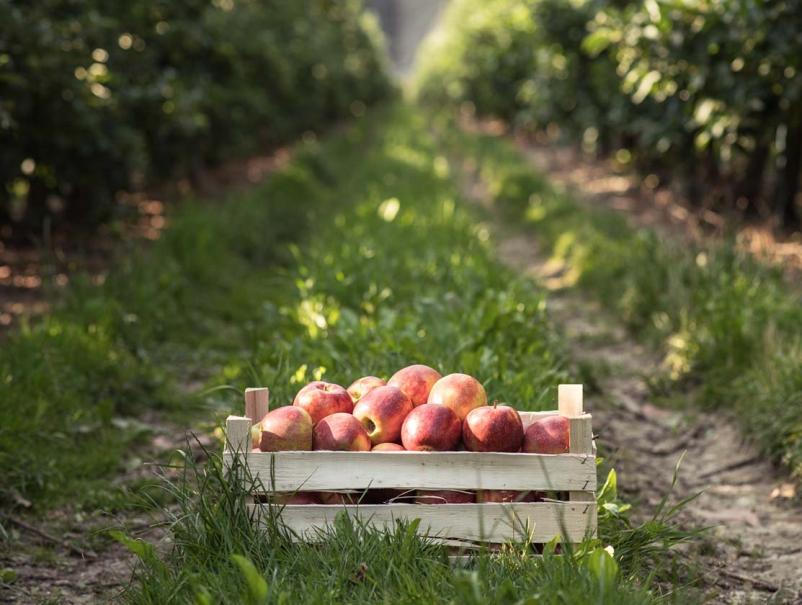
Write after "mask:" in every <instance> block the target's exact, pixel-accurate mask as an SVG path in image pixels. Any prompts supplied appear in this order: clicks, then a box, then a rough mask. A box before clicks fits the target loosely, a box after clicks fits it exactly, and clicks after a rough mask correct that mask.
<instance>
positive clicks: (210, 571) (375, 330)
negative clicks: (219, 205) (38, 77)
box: [117, 107, 690, 603]
mask: <svg viewBox="0 0 802 605" xmlns="http://www.w3.org/2000/svg"><path fill="white" fill-rule="evenodd" d="M361 128H368V129H370V128H375V129H376V132H375V136H374V137H372V138H370V140H369V141H367V142H365V140H364V139H363V138H361V137H359V136H357V135H354V136H353V138H352V140H350V141H346V143H345V144H344V145H343V146H342V147H336V148H335V149H336V151H337V153H332V151H333V150H332V148H331V147H329V146H328V145H329V144H327V146H324V148H323V149H322V153H321V154H320V155H319V156H317V161H318V162H319V163H320V166H321V167H323V169H322V171H321V174H322V175H326V176H325V177H323V178H321V180H320V187H319V188H318V189H316V191H315V193H314V195H313V198H312V200H311V201H312V203H314V204H315V205H317V206H326V205H330V206H331V208H332V212H331V214H330V216H328V217H327V218H326V219H325V220H320V221H317V222H315V223H314V225H310V227H309V229H312V230H313V233H311V234H310V235H309V236H308V237H306V238H305V241H304V245H303V246H294V245H293V246H291V250H292V251H293V259H292V261H291V262H290V263H288V264H287V265H286V266H285V267H284V268H283V270H282V271H280V272H277V273H276V274H275V275H274V276H273V279H272V280H271V292H270V294H269V296H267V297H265V298H264V299H263V300H262V301H261V304H262V309H263V310H262V313H261V314H259V315H258V316H255V317H254V318H253V319H252V324H251V326H250V328H249V329H250V342H251V343H252V348H251V349H250V350H249V351H243V353H242V354H241V355H239V356H235V357H232V358H231V359H230V360H228V362H227V363H226V364H225V366H224V367H223V368H222V369H221V371H220V374H219V377H218V378H219V380H220V382H225V383H228V384H231V385H232V386H234V387H236V389H237V390H239V389H240V388H241V387H244V386H253V385H256V384H264V385H268V386H270V387H271V393H272V401H273V405H274V406H275V405H283V404H286V403H289V401H290V400H291V397H292V396H293V394H294V393H295V391H296V390H297V389H298V388H299V386H300V385H301V384H302V383H304V382H305V381H307V380H310V379H311V378H313V377H315V378H317V377H325V378H326V379H328V380H332V381H335V382H339V383H342V384H347V383H349V382H350V381H351V380H353V379H355V378H357V377H359V376H360V375H363V374H368V373H373V374H378V375H388V374H389V373H390V372H392V371H394V370H395V369H397V368H399V367H401V366H403V365H406V364H408V363H411V362H413V361H420V362H424V363H429V364H432V365H434V366H435V367H437V368H439V369H441V370H442V371H465V372H469V373H471V374H474V375H476V376H478V377H479V378H480V379H482V380H483V381H484V383H485V386H486V387H487V389H488V392H489V396H490V398H491V399H499V400H503V401H506V402H509V403H511V404H513V405H515V406H516V407H518V408H520V409H543V408H547V407H553V406H554V405H555V403H554V402H555V392H554V386H555V385H556V384H557V383H558V382H560V381H561V380H564V379H566V378H569V375H568V373H567V371H566V369H565V368H566V367H567V360H565V358H564V356H563V355H562V354H561V352H560V351H561V344H560V341H559V339H558V338H557V337H556V335H555V334H556V333H555V328H554V326H552V325H551V324H550V323H549V319H548V315H547V309H548V305H547V302H546V299H545V298H544V294H543V292H542V291H540V290H538V289H537V288H536V286H535V285H534V284H532V283H531V282H529V281H528V280H525V279H522V278H520V277H518V276H516V275H515V274H513V273H511V272H510V271H508V270H506V269H504V268H503V267H502V266H500V265H499V264H498V262H497V261H496V260H495V259H494V257H493V254H492V248H491V243H490V241H489V236H488V230H487V228H486V226H485V225H483V224H482V222H481V217H480V216H477V215H476V214H474V213H472V212H470V211H469V210H468V209H466V207H465V206H464V205H463V204H462V203H461V202H460V201H459V200H458V193H457V187H456V184H455V182H454V179H453V178H452V175H449V174H448V164H447V162H446V160H445V158H444V157H442V156H441V155H439V154H438V153H437V151H436V146H435V144H434V141H433V140H432V138H431V136H430V135H429V133H428V131H427V130H426V128H425V123H424V121H423V120H422V119H421V118H420V117H419V116H416V115H415V113H414V112H413V111H412V110H411V109H410V108H407V107H395V108H390V109H389V110H387V111H386V112H383V113H379V114H374V115H372V116H370V117H369V118H367V119H366V123H365V124H363V125H362V127H361ZM331 144H333V143H331ZM283 195H286V196H287V199H290V200H291V199H294V198H295V196H296V195H297V192H295V191H294V190H288V191H287V192H286V193H285V194H283V193H282V191H280V190H277V191H276V198H275V201H276V202H277V203H279V204H281V203H283V201H282V197H283ZM335 200H336V202H335ZM212 398H213V399H214V400H215V401H216V402H217V405H218V409H221V410H225V409H227V410H230V411H234V412H239V411H240V410H241V405H242V404H241V398H240V396H239V394H238V393H236V392H233V391H229V390H220V391H217V392H215V393H214V394H213V396H212ZM189 458H191V457H188V459H189ZM185 470H186V473H187V476H186V477H185V480H184V481H179V482H176V483H169V484H167V486H166V487H167V491H168V492H169V494H170V496H169V499H170V500H172V501H175V502H177V503H178V506H177V508H174V509H171V527H172V534H173V537H174V546H173V547H172V548H171V550H170V551H169V552H168V553H166V554H164V555H161V556H160V555H157V554H156V551H155V550H154V548H153V547H152V546H150V545H148V544H145V543H143V542H136V541H133V542H132V541H131V540H130V539H128V538H125V537H124V536H122V535H119V534H118V536H117V537H118V538H119V539H120V540H122V541H123V542H124V543H126V544H127V545H128V546H129V548H131V549H132V550H133V551H134V552H136V553H137V554H138V555H139V556H140V558H141V566H140V567H139V569H138V572H137V574H136V577H135V581H134V583H133V585H132V586H131V588H130V590H129V591H128V592H127V594H126V598H127V600H128V602H129V603H161V602H171V601H174V602H192V601H193V600H194V601H195V602H197V603H227V602H228V603H239V602H246V603H332V602H336V603H364V602H400V603H433V602H437V603H439V602H454V603H484V602H488V601H492V602H498V603H517V602H532V603H535V602H537V603H653V602H657V601H667V600H671V599H673V597H674V594H673V593H671V592H666V593H660V594H659V595H658V589H657V588H656V584H655V583H654V580H655V579H656V578H663V579H664V578H665V575H664V574H666V573H669V572H670V573H674V572H675V571H676V570H675V569H674V568H673V565H674V563H675V559H673V558H672V557H670V556H668V551H669V549H670V548H671V546H673V545H675V544H676V543H678V542H682V541H685V540H687V539H688V538H689V537H690V534H688V533H686V532H681V531H679V530H677V529H676V527H675V526H674V525H673V516H674V514H675V511H673V510H671V509H670V508H669V507H667V506H666V507H663V508H661V509H660V510H658V511H656V512H655V517H654V518H653V519H652V520H650V521H649V522H648V523H646V524H644V525H633V524H632V523H631V522H630V521H629V520H628V518H627V514H628V513H627V511H626V506H624V505H623V504H622V503H620V502H619V501H618V499H617V495H616V489H615V476H614V475H611V478H610V479H609V480H608V483H607V486H606V488H605V490H603V494H602V496H601V505H602V508H601V510H602V513H601V530H600V539H599V540H594V541H588V542H586V543H585V544H583V545H582V546H581V548H579V549H578V550H577V551H576V552H574V553H572V554H570V555H569V556H555V555H547V556H545V557H544V558H542V559H541V558H535V557H531V556H529V553H528V549H527V548H526V547H524V546H522V545H510V546H509V547H508V548H507V549H506V550H505V551H504V552H503V553H502V555H500V556H494V557H491V556H489V555H488V554H487V553H485V554H484V555H482V556H480V557H478V558H477V559H476V560H475V561H473V562H472V563H471V565H470V566H469V568H468V569H466V570H462V571H457V572H454V571H453V570H452V569H451V567H450V566H449V564H448V561H447V551H446V550H445V549H444V548H443V547H441V546H438V545H435V544H432V543H431V542H430V541H428V540H421V539H419V538H417V537H415V536H414V535H413V534H414V528H413V527H410V526H408V525H404V524H400V525H398V527H396V528H395V530H394V531H392V532H390V533H381V532H377V531H374V530H371V529H370V528H366V527H362V526H359V525H354V524H352V523H350V522H348V521H347V520H346V519H341V520H340V521H338V522H337V523H336V524H335V525H334V527H332V528H331V529H330V530H329V531H327V532H325V533H324V535H323V539H322V541H321V543H320V544H318V545H299V544H294V543H293V542H292V541H291V539H290V536H289V535H288V533H287V531H286V530H285V529H283V527H282V526H281V524H280V523H277V522H275V519H274V518H273V517H272V516H271V515H272V513H267V515H268V516H267V521H268V527H267V528H266V529H265V530H262V531H256V530H255V529H254V527H253V525H252V523H251V520H250V519H249V518H248V515H247V512H246V511H245V510H244V508H243V506H242V501H243V496H244V495H245V493H246V492H247V490H245V491H242V488H241V487H237V484H236V479H231V480H226V478H225V477H224V476H223V474H222V471H221V469H220V462H219V458H218V457H216V456H213V457H212V459H211V461H210V462H209V464H208V465H207V466H205V467H203V468H197V467H192V466H189V467H187V468H186V469H185ZM607 545H611V546H612V547H613V548H614V552H615V553H616V556H615V557H611V556H610V555H609V554H608V553H607V552H605V551H604V550H603V548H602V547H603V546H607ZM527 599H528V600H527Z"/></svg>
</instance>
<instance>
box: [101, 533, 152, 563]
mask: <svg viewBox="0 0 802 605" xmlns="http://www.w3.org/2000/svg"><path fill="white" fill-rule="evenodd" d="M109 536H111V538H112V539H114V540H116V541H117V542H119V543H120V544H122V545H123V546H125V547H126V548H127V549H128V550H129V551H131V552H132V553H133V554H135V555H136V556H137V557H139V558H140V559H142V561H145V562H146V563H150V562H152V561H155V560H156V558H157V557H156V550H155V549H154V548H153V545H152V544H150V543H149V542H145V541H144V540H140V539H138V538H131V537H130V536H127V535H126V534H124V533H123V532H121V531H119V530H116V529H113V530H111V531H109Z"/></svg>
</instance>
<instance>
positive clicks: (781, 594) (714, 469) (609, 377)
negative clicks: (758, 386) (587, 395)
mask: <svg viewBox="0 0 802 605" xmlns="http://www.w3.org/2000/svg"><path fill="white" fill-rule="evenodd" d="M463 136H464V137H467V138H471V136H472V135H463ZM477 138H484V137H481V136H480V135H479V136H477ZM461 140H463V141H464V140H465V139H464V138H463V139H461ZM474 143H477V142H476V141H474ZM481 144H482V145H484V156H483V157H484V158H485V159H487V160H489V161H488V162H487V163H485V164H483V163H482V158H480V157H477V156H476V155H472V154H471V153H470V151H468V152H467V153H465V151H466V150H470V149H473V150H476V149H477V147H475V146H473V147H472V146H471V145H466V146H462V147H461V148H460V149H461V152H462V153H460V152H456V153H455V152H454V148H453V147H452V148H451V150H452V153H453V154H454V155H453V156H452V166H455V168H456V171H457V172H460V171H461V172H462V173H463V191H465V196H466V198H467V199H471V200H473V201H474V203H477V204H480V205H482V206H484V207H485V208H486V209H487V210H488V211H489V212H490V213H491V214H492V215H494V216H496V217H497V220H496V221H495V232H494V236H495V237H494V239H495V240H496V241H497V242H498V254H499V257H500V259H501V260H502V261H503V262H504V263H505V264H507V265H508V266H510V267H511V268H513V269H515V270H516V271H518V272H519V273H523V274H527V275H530V276H531V277H532V278H533V279H534V280H535V281H537V282H538V283H541V284H544V283H545V284H550V289H551V290H552V291H551V293H550V295H549V308H550V309H551V318H552V320H553V321H554V322H555V325H557V326H559V329H560V330H561V331H562V333H563V335H564V337H565V339H566V343H567V347H568V351H569V356H570V357H571V358H572V360H573V362H574V363H575V364H578V365H580V366H581V367H584V368H586V370H587V371H588V374H589V376H590V377H591V380H590V382H591V384H593V385H594V386H595V388H596V389H597V394H596V397H594V398H593V399H592V401H594V402H595V403H596V404H597V405H595V406H592V411H593V413H594V418H595V419H597V420H598V422H597V424H596V427H595V428H597V432H598V435H599V437H598V440H597V441H598V443H599V446H600V448H601V451H602V452H603V453H604V454H605V455H608V456H609V458H610V461H611V463H612V464H613V465H614V466H615V467H616V469H617V470H618V475H619V479H620V485H621V489H622V491H623V493H626V494H627V496H628V498H631V499H633V501H636V502H640V503H642V504H646V505H647V506H644V507H643V510H651V509H653V508H654V507H655V506H658V505H659V503H660V501H661V499H662V498H663V496H664V494H665V493H667V492H669V491H671V489H672V485H671V477H672V474H673V472H674V469H675V467H676V465H677V464H678V462H680V461H681V466H680V472H679V476H678V480H677V482H676V485H675V486H674V488H673V489H674V492H675V495H677V496H681V497H685V496H689V495H694V494H699V496H698V497H697V498H695V499H694V500H693V501H692V502H691V503H689V505H688V506H686V507H685V508H684V509H683V510H682V512H681V514H680V516H679V519H680V520H681V522H682V523H683V524H684V525H686V526H688V527H711V529H712V531H711V532H710V533H709V534H708V535H707V536H706V537H705V539H704V540H703V541H701V542H699V544H698V545H697V548H694V549H692V550H691V551H690V552H689V554H691V555H692V557H693V560H694V561H695V562H696V563H698V565H699V567H698V568H696V569H695V570H694V573H695V574H698V576H697V581H699V582H700V583H701V584H702V585H704V586H707V587H708V588H709V594H710V596H711V597H712V598H714V599H715V601H716V602H722V603H744V602H760V601H763V600H765V599H767V598H769V597H771V598H772V599H775V600H777V601H778V602H794V601H795V600H796V599H799V598H800V597H802V579H800V576H799V568H800V565H802V550H800V548H799V542H800V540H802V510H800V508H799V507H798V506H796V505H794V504H793V503H792V502H790V501H789V499H788V494H787V493H786V492H788V491H789V490H790V491H793V484H790V483H787V481H788V479H787V478H786V477H783V476H782V475H780V474H778V473H777V470H776V468H775V467H773V466H772V465H771V463H770V462H769V461H768V460H767V459H766V457H765V456H763V455H762V454H761V453H760V452H759V450H758V449H757V448H756V447H755V445H754V444H750V443H748V442H746V441H745V440H744V437H743V436H742V434H741V430H742V429H741V427H739V426H738V425H737V423H735V422H733V421H732V419H731V418H730V417H728V416H727V415H726V414H715V413H710V412H705V411H703V410H699V409H698V408H695V407H690V408H687V407H686V408H685V409H681V410H677V409H676V408H674V409H671V408H665V407H662V408H661V407H655V406H654V405H653V404H652V401H653V400H654V399H655V385H656V384H659V383H660V381H661V379H662V380H666V379H667V373H668V370H667V368H666V366H665V363H664V360H663V358H662V357H661V356H660V355H659V354H658V353H657V352H656V351H655V350H654V349H652V348H650V347H648V346H645V345H644V343H642V342H638V341H637V340H636V339H635V338H634V336H633V335H632V333H631V332H630V331H629V330H627V326H626V325H625V323H624V322H622V321H621V319H620V318H617V317H615V316H614V315H613V314H611V313H610V312H609V311H608V310H606V309H605V308H604V307H603V305H601V304H600V303H599V301H598V300H597V299H596V298H595V297H594V296H593V295H592V293H589V292H588V291H587V290H581V289H578V288H576V287H573V286H575V284H576V280H575V279H574V280H572V279H570V276H571V273H572V272H575V271H577V267H576V266H575V265H574V264H573V263H572V262H571V261H570V260H569V261H568V262H565V261H563V262H560V261H559V260H557V259H556V258H555V257H554V256H553V255H552V254H550V251H549V247H548V240H546V241H543V239H541V238H540V237H539V231H538V227H537V224H535V225H534V226H529V225H524V227H523V228H521V225H520V224H518V225H517V226H516V227H512V226H511V225H510V222H509V221H508V220H504V218H503V217H502V216H501V214H500V213H499V204H500V203H503V202H504V201H507V202H509V201H510V200H509V199H507V200H504V199H501V197H500V194H503V193H506V194H507V195H509V191H510V190H509V188H508V187H509V185H507V186H506V187H505V184H504V183H502V184H501V185H500V186H499V185H497V187H496V189H495V192H496V194H495V195H494V193H493V190H492V189H491V187H488V183H487V182H486V181H484V180H483V179H482V177H481V175H482V169H481V167H483V168H485V173H484V174H485V175H487V174H488V172H492V168H488V166H492V164H493V161H494V159H495V160H496V161H500V159H501V158H503V161H504V165H505V170H508V171H509V172H512V173H514V172H515V171H516V169H522V170H525V169H526V168H525V165H526V161H525V159H524V158H525V156H524V155H523V154H521V155H520V156H518V157H516V156H515V155H514V154H512V153H510V152H509V150H508V148H507V143H506V142H503V141H500V140H497V141H488V140H484V141H482V142H481ZM494 150H497V151H498V153H499V157H496V158H489V157H488V156H491V155H492V154H493V152H494ZM515 161H517V162H518V163H519V165H517V166H511V164H512V163H513V162H515ZM536 172H537V170H535V169H533V173H536ZM532 178H533V179H539V178H540V177H538V176H535V175H534V174H533V177H532ZM518 184H519V185H520V182H519V183H518ZM524 191H525V190H524ZM502 192H503V193H502ZM680 389H681V387H678V388H676V389H675V391H674V392H672V391H669V392H665V391H664V392H663V393H662V395H663V397H666V396H668V397H681V391H680Z"/></svg>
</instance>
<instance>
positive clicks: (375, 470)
mask: <svg viewBox="0 0 802 605" xmlns="http://www.w3.org/2000/svg"><path fill="white" fill-rule="evenodd" d="M235 455H243V454H234V453H232V452H226V453H225V454H224V456H225V457H226V464H227V465H230V464H231V460H232V456H235ZM244 456H245V458H247V464H248V467H249V468H250V471H251V474H252V475H253V476H254V477H255V478H256V477H258V478H259V479H260V480H261V482H262V484H263V485H264V487H265V488H266V489H268V490H272V491H277V492H294V491H298V490H302V491H331V490H362V489H366V488H397V489H416V488H417V489H470V490H475V489H499V490H501V489H504V490H521V491H528V490H538V491H552V490H553V491H561V490H568V491H577V490H586V491H590V492H592V491H594V490H595V489H596V465H595V458H594V456H593V455H592V454H559V455H548V454H500V453H478V452H386V453H377V452H328V451H320V452H275V453H268V452H254V453H249V454H245V455H244Z"/></svg>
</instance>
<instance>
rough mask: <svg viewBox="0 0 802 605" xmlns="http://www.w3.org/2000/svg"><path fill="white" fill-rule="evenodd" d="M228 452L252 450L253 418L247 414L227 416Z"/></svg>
mask: <svg viewBox="0 0 802 605" xmlns="http://www.w3.org/2000/svg"><path fill="white" fill-rule="evenodd" d="M225 449H226V452H250V451H251V419H250V418H247V417H245V416H229V417H228V418H226V447H225Z"/></svg>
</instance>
